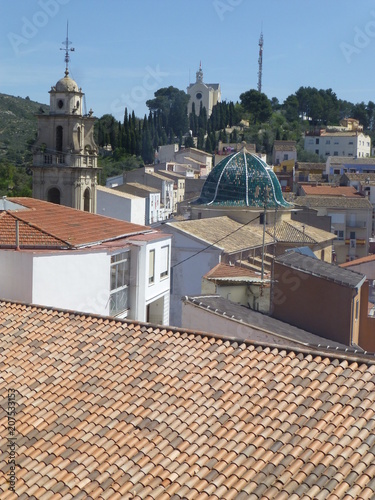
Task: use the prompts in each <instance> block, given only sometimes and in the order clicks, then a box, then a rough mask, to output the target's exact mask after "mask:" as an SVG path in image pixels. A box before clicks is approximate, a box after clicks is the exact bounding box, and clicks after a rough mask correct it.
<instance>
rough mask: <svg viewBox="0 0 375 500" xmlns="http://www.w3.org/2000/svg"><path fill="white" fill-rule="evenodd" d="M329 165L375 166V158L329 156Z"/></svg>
mask: <svg viewBox="0 0 375 500" xmlns="http://www.w3.org/2000/svg"><path fill="white" fill-rule="evenodd" d="M328 158H329V162H330V165H331V166H332V165H345V166H348V165H375V158H353V157H352V156H329V157H328Z"/></svg>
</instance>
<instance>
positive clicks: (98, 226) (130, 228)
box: [0, 198, 150, 248]
mask: <svg viewBox="0 0 375 500" xmlns="http://www.w3.org/2000/svg"><path fill="white" fill-rule="evenodd" d="M11 200H12V201H14V202H15V203H19V204H20V205H22V206H24V207H27V208H29V210H14V211H13V210H12V211H9V212H7V215H4V213H3V216H2V217H3V221H4V223H5V224H4V226H3V225H1V229H0V238H1V239H0V246H1V244H2V242H3V241H4V245H7V244H9V242H13V244H14V240H15V229H14V227H15V222H13V221H12V220H11V219H12V218H13V219H14V220H15V219H17V220H19V221H20V238H21V245H22V247H26V246H32V245H40V246H43V247H45V246H51V247H56V246H60V247H61V248H77V247H82V246H88V245H91V244H94V243H98V242H102V241H109V240H112V239H118V238H121V237H124V236H130V235H134V234H139V233H144V232H147V231H149V230H150V229H149V228H148V227H145V226H141V225H138V224H133V223H131V222H124V221H121V220H117V219H112V218H110V217H104V216H102V215H97V214H91V213H88V212H83V211H81V210H75V209H73V208H68V207H65V206H62V205H55V204H54V203H48V202H46V201H41V200H36V199H33V198H12V199H11ZM13 225H14V227H13ZM24 238H25V239H24Z"/></svg>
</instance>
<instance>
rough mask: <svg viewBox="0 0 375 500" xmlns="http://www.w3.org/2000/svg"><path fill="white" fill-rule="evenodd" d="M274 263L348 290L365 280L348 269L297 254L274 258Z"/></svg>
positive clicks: (288, 253) (287, 253)
mask: <svg viewBox="0 0 375 500" xmlns="http://www.w3.org/2000/svg"><path fill="white" fill-rule="evenodd" d="M275 260H276V262H281V263H282V264H284V265H285V266H288V267H291V268H293V269H297V270H299V271H303V272H304V273H307V274H311V275H313V276H318V277H320V278H324V279H326V280H329V281H334V282H335V283H339V284H340V285H345V286H348V287H350V288H355V287H357V286H358V285H359V284H360V283H361V282H363V281H364V280H365V276H364V275H363V274H361V273H358V272H356V271H352V270H350V269H344V268H342V267H340V266H336V265H335V264H329V263H328V262H324V261H322V260H320V259H315V258H313V257H310V256H308V255H303V254H301V253H299V252H286V253H285V254H283V255H280V256H278V257H276V259H275Z"/></svg>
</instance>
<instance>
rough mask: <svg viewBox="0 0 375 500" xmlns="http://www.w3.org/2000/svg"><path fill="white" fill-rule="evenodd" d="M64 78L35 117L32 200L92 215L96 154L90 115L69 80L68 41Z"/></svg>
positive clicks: (66, 42) (65, 48) (74, 85)
mask: <svg viewBox="0 0 375 500" xmlns="http://www.w3.org/2000/svg"><path fill="white" fill-rule="evenodd" d="M63 43H64V45H65V47H64V49H61V50H64V51H65V63H66V67H65V76H64V77H63V78H61V79H60V80H59V81H58V82H57V83H56V85H54V86H53V87H51V90H50V91H49V94H50V110H49V113H48V114H39V115H38V138H37V140H36V142H35V144H34V146H33V166H32V171H33V197H34V198H37V199H39V200H45V201H50V202H52V203H58V204H61V205H65V206H67V207H72V208H77V209H79V210H85V211H87V212H92V213H95V212H96V185H97V174H98V167H97V153H98V147H97V145H96V144H95V141H94V121H95V118H94V117H93V116H92V114H93V112H92V110H90V112H89V113H86V111H85V109H84V108H85V102H84V94H83V92H82V89H81V88H79V87H78V85H77V83H76V82H75V81H74V80H73V79H72V78H70V76H69V67H68V66H69V59H70V58H69V52H70V51H73V50H74V49H73V48H69V45H70V44H71V42H70V41H69V39H68V32H67V36H66V41H65V42H63Z"/></svg>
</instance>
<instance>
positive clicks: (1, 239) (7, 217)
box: [0, 212, 67, 248]
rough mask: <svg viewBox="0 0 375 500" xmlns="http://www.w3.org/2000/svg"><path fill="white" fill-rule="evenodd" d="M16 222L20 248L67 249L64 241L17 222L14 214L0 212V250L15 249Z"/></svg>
mask: <svg viewBox="0 0 375 500" xmlns="http://www.w3.org/2000/svg"><path fill="white" fill-rule="evenodd" d="M17 222H18V243H19V246H20V247H23V248H25V247H48V248H51V247H52V248H61V247H67V245H66V243H65V242H64V241H62V240H60V239H58V238H55V237H54V236H52V235H50V234H48V233H46V232H44V231H42V230H40V229H39V228H36V227H33V226H31V225H30V224H27V223H25V222H23V221H22V220H19V219H18V217H17V216H16V214H12V213H11V212H0V248H16V246H17V245H16V241H17V236H16V232H17V230H16V226H17Z"/></svg>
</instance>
